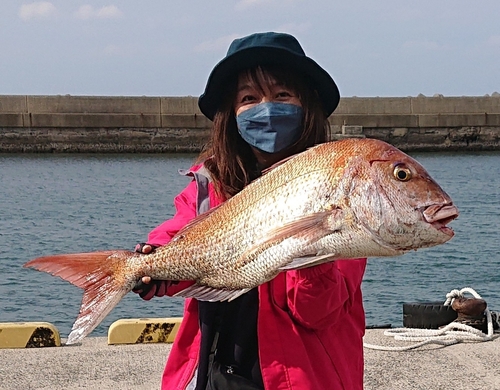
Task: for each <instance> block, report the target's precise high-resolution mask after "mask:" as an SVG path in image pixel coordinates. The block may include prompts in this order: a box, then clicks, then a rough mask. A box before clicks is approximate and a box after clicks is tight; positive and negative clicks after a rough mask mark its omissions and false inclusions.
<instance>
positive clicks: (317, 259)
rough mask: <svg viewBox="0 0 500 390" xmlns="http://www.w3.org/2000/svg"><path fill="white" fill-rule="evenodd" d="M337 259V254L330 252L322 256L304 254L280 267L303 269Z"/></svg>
mask: <svg viewBox="0 0 500 390" xmlns="http://www.w3.org/2000/svg"><path fill="white" fill-rule="evenodd" d="M334 259H335V255H333V254H331V253H329V254H327V255H321V256H304V257H297V258H295V259H293V260H292V261H291V262H290V263H288V264H286V265H284V266H283V267H280V268H279V270H280V271H289V270H292V269H302V268H307V267H312V266H314V265H319V264H323V263H327V262H328V261H333V260H334Z"/></svg>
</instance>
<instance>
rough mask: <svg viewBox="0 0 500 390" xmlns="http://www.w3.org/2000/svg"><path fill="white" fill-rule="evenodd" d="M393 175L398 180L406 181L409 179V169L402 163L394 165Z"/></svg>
mask: <svg viewBox="0 0 500 390" xmlns="http://www.w3.org/2000/svg"><path fill="white" fill-rule="evenodd" d="M393 173H394V177H395V178H396V180H399V181H408V180H410V179H411V171H410V169H409V168H408V167H407V166H406V165H404V164H397V165H396V166H395V167H394V172H393Z"/></svg>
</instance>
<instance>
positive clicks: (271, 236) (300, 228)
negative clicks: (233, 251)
mask: <svg viewBox="0 0 500 390" xmlns="http://www.w3.org/2000/svg"><path fill="white" fill-rule="evenodd" d="M342 224H343V211H342V209H340V208H332V209H329V210H325V211H320V212H317V213H313V214H308V215H305V216H303V217H300V218H298V219H296V220H294V221H292V222H289V223H287V224H285V225H283V226H281V227H278V228H276V229H272V230H270V231H269V232H268V234H267V235H266V237H265V238H264V239H263V240H261V241H258V242H256V243H255V244H254V245H252V246H251V247H250V248H248V249H247V250H246V251H245V252H244V253H243V254H242V255H241V257H240V259H241V260H242V262H243V263H246V262H247V261H246V260H248V259H252V258H253V257H254V256H255V255H257V254H259V253H261V252H263V251H264V250H266V249H268V248H270V247H272V246H274V245H277V244H279V243H280V242H282V241H283V240H285V239H288V238H297V239H300V240H301V242H302V245H303V246H307V245H310V244H312V243H314V242H316V241H317V240H319V239H320V238H322V237H324V236H326V235H328V234H331V233H332V232H334V231H336V230H339V229H341V228H342ZM245 259H246V260H245Z"/></svg>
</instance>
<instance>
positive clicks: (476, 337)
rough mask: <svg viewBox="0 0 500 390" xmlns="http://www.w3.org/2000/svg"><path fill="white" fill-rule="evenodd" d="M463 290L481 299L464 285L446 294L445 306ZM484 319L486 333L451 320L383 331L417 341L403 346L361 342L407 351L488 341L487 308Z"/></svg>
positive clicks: (490, 323) (490, 324) (490, 328)
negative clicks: (434, 326)
mask: <svg viewBox="0 0 500 390" xmlns="http://www.w3.org/2000/svg"><path fill="white" fill-rule="evenodd" d="M465 292H468V293H470V294H472V295H473V296H474V298H479V299H481V296H480V295H479V294H478V293H477V292H476V291H474V290H473V289H472V288H470V287H465V288H463V289H461V290H452V291H450V292H449V293H448V294H446V301H445V302H444V305H445V306H448V305H451V304H452V303H453V300H454V299H455V298H462V297H463V296H464V295H463V294H464V293H465ZM484 313H485V315H486V321H487V324H488V328H487V329H488V333H487V334H484V333H483V332H481V331H480V330H478V329H476V328H473V327H472V326H469V325H466V324H462V323H459V322H451V323H449V324H448V325H446V326H444V327H443V328H441V329H416V328H395V329H388V330H386V331H385V332H384V336H390V337H394V340H398V341H418V343H416V344H413V345H409V346H404V347H390V346H382V345H373V344H368V343H363V345H364V347H365V348H369V349H376V350H381V351H409V350H411V349H416V348H420V347H422V346H424V345H429V344H437V345H443V346H448V345H453V344H458V343H461V342H464V341H477V342H483V341H490V340H492V339H493V334H494V331H493V319H492V314H491V312H490V310H489V309H488V308H486V310H485V312H484ZM494 315H495V317H496V318H495V320H496V321H498V313H494Z"/></svg>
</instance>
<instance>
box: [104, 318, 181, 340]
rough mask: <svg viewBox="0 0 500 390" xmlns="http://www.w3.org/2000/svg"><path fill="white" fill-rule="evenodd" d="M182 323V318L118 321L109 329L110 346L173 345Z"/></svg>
mask: <svg viewBox="0 0 500 390" xmlns="http://www.w3.org/2000/svg"><path fill="white" fill-rule="evenodd" d="M181 321H182V317H178V318H139V319H122V320H118V321H115V322H113V323H112V324H111V326H110V327H109V330H108V344H141V343H172V342H173V341H174V338H175V336H176V335H177V331H178V330H179V327H180V325H181Z"/></svg>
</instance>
